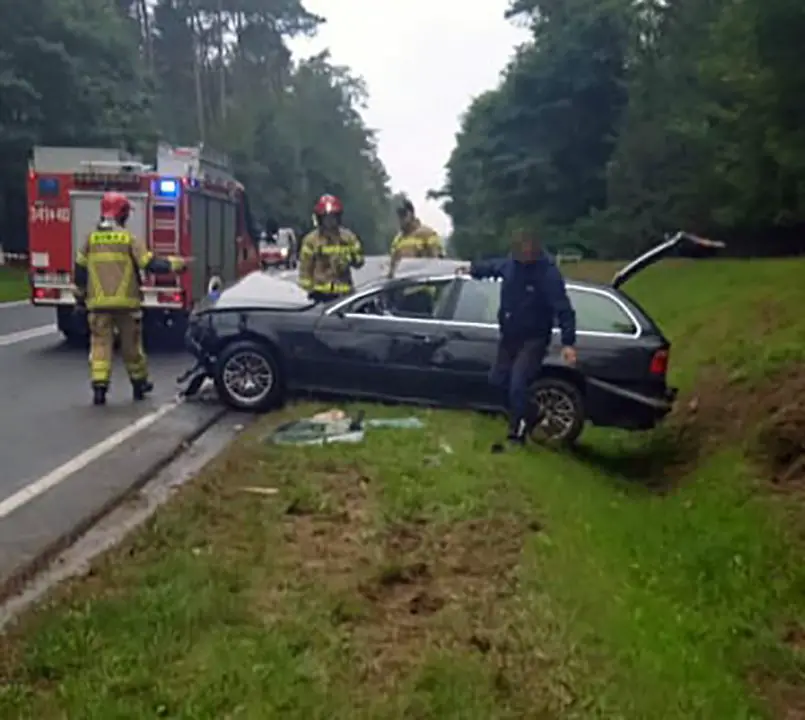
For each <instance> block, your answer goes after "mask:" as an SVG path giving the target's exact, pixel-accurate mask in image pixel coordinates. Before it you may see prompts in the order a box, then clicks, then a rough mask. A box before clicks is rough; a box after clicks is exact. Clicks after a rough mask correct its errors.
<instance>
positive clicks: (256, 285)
mask: <svg viewBox="0 0 805 720" xmlns="http://www.w3.org/2000/svg"><path fill="white" fill-rule="evenodd" d="M313 305H314V303H313V302H312V301H311V300H310V299H309V298H308V296H307V292H306V291H305V290H302V288H300V287H299V286H298V285H297V284H296V283H295V282H291V281H289V280H283V279H282V278H280V277H277V276H276V275H269V274H268V273H264V272H259V271H255V272H253V273H251V274H249V275H246V276H245V277H244V278H241V279H240V280H238V281H237V282H236V283H235V284H234V285H230V286H229V287H228V288H226V289H225V290H223V291H222V292H221V293H220V295H218V297H217V298H216V297H215V296H213V295H210V296H208V297H206V298H205V299H204V300H202V301H201V303H200V304H199V307H198V311H199V312H204V311H207V310H237V309H247V308H265V309H274V310H301V309H304V308H308V307H312V306H313Z"/></svg>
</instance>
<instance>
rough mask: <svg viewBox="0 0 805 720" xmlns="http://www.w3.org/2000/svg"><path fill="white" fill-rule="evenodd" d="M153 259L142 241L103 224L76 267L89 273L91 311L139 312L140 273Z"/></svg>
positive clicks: (84, 250)
mask: <svg viewBox="0 0 805 720" xmlns="http://www.w3.org/2000/svg"><path fill="white" fill-rule="evenodd" d="M153 259H154V254H153V253H152V252H151V251H150V250H149V249H148V248H147V247H146V245H145V243H144V242H143V241H142V240H139V239H138V238H135V237H134V236H133V235H132V234H131V233H130V232H128V231H127V230H125V229H123V228H120V227H118V226H116V225H113V224H111V223H108V222H104V223H102V224H101V225H100V226H99V229H98V230H96V231H95V232H93V233H90V235H89V237H88V238H87V240H86V242H85V243H84V246H83V247H82V248H81V249H80V250H79V252H78V254H77V255H76V266H77V267H79V268H84V269H85V270H86V275H87V283H86V290H85V293H86V295H85V302H86V305H87V309H88V310H139V309H140V306H141V304H142V303H141V297H140V276H139V272H138V271H139V270H140V269H142V270H144V269H145V268H146V267H148V266H149V265H150V264H151V262H152V260H153Z"/></svg>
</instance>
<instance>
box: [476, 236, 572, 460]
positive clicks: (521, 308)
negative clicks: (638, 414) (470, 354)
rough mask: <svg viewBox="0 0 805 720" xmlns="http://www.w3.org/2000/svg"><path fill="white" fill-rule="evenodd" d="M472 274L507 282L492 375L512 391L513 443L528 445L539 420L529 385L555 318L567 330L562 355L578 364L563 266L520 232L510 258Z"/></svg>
mask: <svg viewBox="0 0 805 720" xmlns="http://www.w3.org/2000/svg"><path fill="white" fill-rule="evenodd" d="M469 273H470V275H471V276H472V277H474V278H477V279H487V278H496V279H500V280H502V281H503V282H502V283H501V289H500V309H499V310H498V323H499V324H500V342H499V344H498V352H497V359H496V361H495V365H494V367H493V368H492V371H491V372H490V375H489V379H490V382H491V383H493V384H494V385H496V386H498V387H500V388H501V389H502V390H505V391H506V394H507V405H508V408H509V434H508V439H509V441H510V442H512V443H514V444H524V443H525V440H526V438H527V437H528V435H529V434H530V433H531V431H532V430H533V428H534V424H535V422H536V421H537V419H538V414H536V413H534V412H529V410H530V409H531V402H530V397H529V388H530V387H531V385H532V384H533V382H534V381H535V380H536V379H537V378H538V377H539V374H540V371H541V369H542V362H543V360H544V359H545V354H546V353H547V351H548V347H549V346H550V344H551V333H552V331H553V326H554V320H556V321H557V322H558V324H559V328H560V330H561V339H562V359H563V360H564V361H565V362H566V363H567V364H568V365H570V366H574V365H575V364H576V350H575V344H576V313H575V311H574V310H573V306H572V305H571V304H570V300H569V299H568V296H567V290H566V289H565V281H564V278H563V277H562V274H561V273H560V272H559V268H558V267H557V266H556V264H555V263H554V261H553V259H552V258H551V257H550V256H549V255H548V254H547V253H546V252H544V251H543V249H542V247H541V244H540V242H539V239H538V237H537V236H536V235H534V234H531V233H528V232H522V231H521V232H519V233H518V234H517V235H516V237H515V239H514V243H513V245H512V252H511V254H510V255H509V256H508V257H506V258H499V259H493V260H482V261H476V262H473V263H472V265H471V266H470V268H469Z"/></svg>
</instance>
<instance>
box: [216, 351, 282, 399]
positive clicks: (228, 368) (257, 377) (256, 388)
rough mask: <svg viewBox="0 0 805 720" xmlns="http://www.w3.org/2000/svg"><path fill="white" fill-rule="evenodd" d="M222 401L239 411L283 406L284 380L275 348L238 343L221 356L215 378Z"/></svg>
mask: <svg viewBox="0 0 805 720" xmlns="http://www.w3.org/2000/svg"><path fill="white" fill-rule="evenodd" d="M213 380H214V382H215V387H216V389H217V390H218V394H219V396H220V397H221V399H222V400H223V401H224V402H225V403H226V404H227V405H229V406H230V407H232V408H234V409H236V410H245V411H247V412H264V411H266V410H270V409H271V408H272V407H276V406H278V405H280V404H281V403H282V396H283V389H284V381H283V378H282V371H281V369H280V364H279V362H278V361H277V358H276V357H275V355H274V353H273V352H272V350H271V348H269V347H268V346H266V345H265V344H263V343H258V342H254V341H252V340H242V341H238V342H234V343H232V344H231V345H228V346H227V347H226V348H224V350H223V352H222V353H221V354H220V355H219V356H218V361H217V363H216V366H215V373H214V376H213Z"/></svg>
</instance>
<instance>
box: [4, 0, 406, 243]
mask: <svg viewBox="0 0 805 720" xmlns="http://www.w3.org/2000/svg"><path fill="white" fill-rule="evenodd" d="M322 22H324V19H323V18H320V17H318V16H316V15H314V14H312V13H310V12H308V11H307V10H306V9H305V7H304V6H303V4H302V2H301V0H227V2H226V3H224V2H223V1H222V0H156V2H155V3H150V2H145V1H144V0H95V1H94V2H92V3H90V2H81V1H77V0H51V1H49V2H44V0H32V2H30V3H27V4H24V6H19V7H17V6H16V5H15V6H13V8H12V6H11V4H10V3H9V2H6V3H3V4H0V48H2V50H0V147H2V149H3V151H4V152H3V157H4V160H5V161H6V162H5V164H4V166H3V168H2V170H0V197H2V200H3V202H2V204H0V213H2V215H0V223H2V227H0V233H2V235H3V237H4V239H5V240H6V241H7V240H8V238H12V239H13V238H19V239H22V238H24V227H25V222H26V218H27V211H26V203H25V191H24V182H25V163H26V159H27V155H28V152H29V150H30V148H31V146H32V145H34V144H44V145H48V144H51V145H52V144H66V145H103V146H125V147H127V148H129V149H131V150H135V151H138V152H141V153H143V154H145V155H150V154H152V153H153V150H154V148H155V146H156V143H157V141H158V140H167V141H168V142H171V143H174V144H179V145H191V144H195V143H197V142H200V141H204V142H207V143H208V144H210V145H212V146H213V147H215V148H216V149H217V150H220V151H222V152H226V153H227V154H229V155H230V156H231V158H232V159H233V162H234V165H235V169H236V173H237V175H238V177H239V178H240V179H241V180H242V181H243V182H244V184H245V186H246V188H247V191H248V192H249V195H250V205H251V206H252V208H253V209H255V210H256V211H257V213H258V214H259V215H260V217H259V218H257V219H259V220H260V221H264V220H265V219H266V218H268V217H269V216H270V217H274V218H276V219H277V220H278V221H279V222H281V223H283V224H287V225H290V226H292V227H295V228H297V230H302V229H305V228H306V227H307V226H308V225H309V222H310V213H311V209H312V206H313V204H314V202H315V199H316V197H317V196H318V195H320V194H321V193H323V192H337V193H338V194H340V195H341V196H342V199H343V200H344V202H345V203H346V205H347V221H348V222H349V224H350V225H352V226H353V227H354V229H355V230H356V231H357V232H359V234H360V235H361V236H362V237H363V238H364V239H365V241H366V243H367V245H368V249H369V250H372V249H374V248H379V247H380V246H381V245H383V246H385V244H387V239H386V238H385V235H386V234H387V233H388V232H389V214H390V204H389V203H390V191H389V188H388V177H387V175H386V172H385V168H384V167H383V164H382V162H381V161H380V159H379V157H378V155H377V146H376V141H375V137H374V134H373V133H372V132H371V131H370V130H369V129H368V128H366V127H365V125H364V123H363V121H362V118H361V115H360V111H361V109H362V108H363V106H364V105H365V100H366V97H365V95H366V94H365V88H364V87H363V83H362V81H361V80H360V79H359V78H355V77H353V76H352V75H351V74H350V72H349V71H348V69H346V68H341V67H336V66H334V65H333V64H332V63H331V62H330V59H329V57H328V56H327V55H326V54H323V55H320V56H318V57H315V58H310V59H308V60H305V61H302V62H300V63H293V62H292V58H291V54H290V51H289V50H288V47H287V45H286V42H287V40H288V39H289V38H292V37H295V36H297V35H300V34H312V33H314V32H315V31H316V29H317V28H318V27H319V26H320V25H321V23H322ZM381 238H383V240H382V243H381V242H380V239H381ZM18 245H22V243H18Z"/></svg>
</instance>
